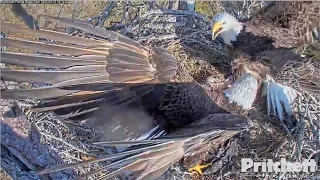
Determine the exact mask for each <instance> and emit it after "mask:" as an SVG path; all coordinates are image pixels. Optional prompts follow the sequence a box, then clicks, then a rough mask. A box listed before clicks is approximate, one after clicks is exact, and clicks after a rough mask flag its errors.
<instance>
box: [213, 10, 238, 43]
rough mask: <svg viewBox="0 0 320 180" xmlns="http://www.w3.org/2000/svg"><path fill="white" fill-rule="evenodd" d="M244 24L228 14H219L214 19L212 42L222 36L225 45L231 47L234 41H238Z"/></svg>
mask: <svg viewBox="0 0 320 180" xmlns="http://www.w3.org/2000/svg"><path fill="white" fill-rule="evenodd" d="M242 28H243V24H242V23H241V22H239V21H238V20H237V19H236V18H235V17H233V16H232V15H230V14H228V13H225V12H223V13H219V14H217V15H215V16H214V17H213V19H212V40H214V39H215V38H216V37H217V36H218V35H220V36H221V37H222V39H223V41H224V43H225V44H228V45H231V42H232V41H236V40H237V36H238V34H239V33H240V32H241V30H242Z"/></svg>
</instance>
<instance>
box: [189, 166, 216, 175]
mask: <svg viewBox="0 0 320 180" xmlns="http://www.w3.org/2000/svg"><path fill="white" fill-rule="evenodd" d="M211 165H212V163H208V164H205V165H200V164H198V165H196V166H194V167H192V168H190V169H188V171H189V172H194V171H196V172H197V173H199V174H200V175H203V171H202V169H204V168H206V167H208V166H211Z"/></svg>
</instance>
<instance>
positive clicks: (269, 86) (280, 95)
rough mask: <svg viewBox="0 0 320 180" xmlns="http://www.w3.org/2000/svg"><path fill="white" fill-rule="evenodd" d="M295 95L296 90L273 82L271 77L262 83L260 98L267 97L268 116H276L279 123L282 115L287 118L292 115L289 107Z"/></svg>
mask: <svg viewBox="0 0 320 180" xmlns="http://www.w3.org/2000/svg"><path fill="white" fill-rule="evenodd" d="M297 95H298V92H297V91H296V90H294V89H292V88H291V87H288V86H283V85H281V84H279V83H277V82H275V81H274V80H273V79H272V78H271V77H267V80H266V81H264V84H263V90H262V96H267V112H268V115H270V114H271V115H276V116H277V117H278V118H279V119H280V120H281V121H283V119H284V113H285V114H287V115H289V116H291V115H292V114H293V111H292V107H291V105H292V104H293V102H294V101H295V99H296V97H297Z"/></svg>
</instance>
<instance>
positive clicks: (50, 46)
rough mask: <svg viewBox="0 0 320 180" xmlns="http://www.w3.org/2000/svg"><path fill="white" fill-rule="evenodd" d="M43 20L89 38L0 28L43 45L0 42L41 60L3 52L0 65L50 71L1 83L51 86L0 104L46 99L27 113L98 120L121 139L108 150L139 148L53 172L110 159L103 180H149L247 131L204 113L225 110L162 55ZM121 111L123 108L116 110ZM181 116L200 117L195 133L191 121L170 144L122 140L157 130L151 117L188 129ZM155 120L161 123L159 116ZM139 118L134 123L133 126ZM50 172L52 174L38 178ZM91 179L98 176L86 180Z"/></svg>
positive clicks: (7, 73)
mask: <svg viewBox="0 0 320 180" xmlns="http://www.w3.org/2000/svg"><path fill="white" fill-rule="evenodd" d="M42 17H44V18H46V19H48V20H50V21H53V22H57V23H59V24H64V25H67V26H71V27H74V28H76V29H80V30H82V31H85V32H88V33H90V34H89V36H90V37H91V38H81V37H74V36H69V35H67V34H64V33H58V32H53V31H46V30H32V29H28V28H23V27H19V26H15V25H12V24H7V23H2V24H1V29H2V30H4V31H10V32H19V33H21V32H22V33H25V34H28V35H34V36H37V37H41V38H46V39H49V41H45V42H39V41H27V40H18V39H12V38H6V39H3V40H2V41H1V45H2V46H9V47H17V48H22V49H27V50H28V51H33V52H41V53H40V54H39V55H35V54H27V53H13V52H3V53H2V54H1V55H2V62H4V63H6V64H12V65H18V66H23V67H30V66H31V67H35V68H53V69H54V70H52V71H45V70H37V69H32V70H28V69H27V70H12V69H6V68H5V69H3V70H2V72H1V79H2V80H7V81H18V82H24V81H27V82H32V83H38V82H46V83H49V84H51V85H50V86H45V87H37V88H31V89H5V90H1V93H2V98H12V99H29V98H30V99H40V100H45V101H44V102H43V103H41V104H40V105H38V106H36V107H34V108H33V111H37V112H46V111H53V112H55V113H56V114H58V115H59V116H60V117H62V118H65V119H71V120H87V119H91V118H96V119H98V120H100V121H98V123H96V125H95V126H94V127H95V128H99V127H100V128H105V132H106V134H108V132H112V136H118V137H116V138H118V139H116V140H119V137H121V138H120V140H124V141H122V142H119V141H118V142H113V143H112V142H109V145H112V144H121V143H122V144H124V145H131V146H132V145H143V146H145V147H144V148H141V147H140V148H136V149H133V150H128V151H125V152H122V153H119V154H115V155H111V156H107V157H105V158H99V159H97V160H91V161H85V162H82V163H78V164H72V165H68V166H66V167H63V168H57V169H55V170H59V169H60V170H61V169H65V168H68V167H74V166H77V165H81V164H88V163H90V162H100V161H105V160H115V159H116V160H115V161H113V163H111V164H110V165H107V167H104V168H102V169H100V170H105V169H110V168H112V169H113V168H115V167H118V169H117V170H115V171H112V172H111V173H110V174H108V175H107V176H108V177H109V176H114V175H117V174H119V173H122V172H123V171H125V170H127V171H132V172H135V173H136V174H135V175H136V176H137V178H138V179H142V178H155V177H157V176H159V175H161V174H162V173H163V172H164V171H165V170H166V169H168V167H170V166H171V165H172V164H173V163H175V162H176V161H177V160H178V159H180V158H181V157H182V156H183V155H184V154H185V153H186V152H188V151H191V150H193V149H197V148H199V147H200V145H201V144H202V142H203V141H204V140H206V139H208V138H213V137H216V138H217V139H219V138H226V137H227V138H228V137H231V136H233V135H234V134H236V133H238V132H240V131H242V130H244V129H246V121H247V118H245V117H242V116H236V115H231V114H220V115H212V114H208V113H209V112H211V113H213V112H214V111H216V113H222V112H226V111H225V110H223V109H222V108H220V107H218V106H217V105H214V103H213V102H212V100H211V99H210V97H208V95H207V94H206V90H204V89H203V88H202V87H201V86H199V85H198V84H197V83H196V82H195V81H193V79H192V78H191V76H190V75H189V74H188V73H187V72H186V71H184V69H183V68H182V67H181V66H180V65H179V64H178V63H177V61H176V59H175V58H174V57H173V56H172V55H170V54H169V53H168V52H167V51H166V50H165V49H162V48H151V47H144V46H141V45H140V44H138V43H136V42H134V41H132V40H130V39H128V38H126V37H124V36H122V35H120V34H117V33H115V32H111V31H106V30H101V29H96V28H94V27H91V26H88V25H86V24H84V23H82V22H78V21H71V20H69V19H64V18H55V17H50V16H42ZM29 69H30V68H29ZM106 102H107V104H106ZM143 105H145V106H144V107H143V108H144V109H145V110H146V111H148V112H152V113H149V114H147V113H141V111H139V108H140V106H143ZM122 106H126V107H130V108H129V109H123V108H122ZM130 109H133V110H130ZM135 110H138V111H139V112H138V113H136V115H134V114H133V113H132V112H134V111H135ZM212 110H213V111H212ZM185 112H188V113H187V114H190V115H192V116H194V119H196V118H199V119H197V120H198V121H199V123H200V124H199V127H200V128H196V127H195V125H196V124H197V122H195V123H196V124H193V125H192V127H189V129H187V131H186V132H184V131H183V129H182V130H181V131H177V132H176V133H178V134H176V135H178V136H179V137H175V135H174V134H172V137H170V136H168V137H167V138H163V139H158V140H143V141H126V140H128V139H134V138H137V137H139V136H140V135H142V134H143V133H145V132H148V131H149V130H152V129H155V131H156V130H157V126H163V124H161V121H160V122H157V123H156V122H155V120H154V119H153V117H150V116H152V115H159V114H165V115H166V118H167V119H169V120H170V117H172V118H173V119H175V120H176V121H177V122H174V121H172V122H171V123H172V124H171V125H172V126H178V125H177V124H178V123H180V124H181V125H186V124H188V123H190V122H179V121H181V120H182V119H183V118H186V117H184V116H182V115H184V114H185ZM127 113H128V116H126V117H127V118H124V117H122V118H116V117H114V118H115V120H114V126H113V127H114V128H111V129H110V128H109V129H108V126H106V125H104V124H101V121H105V120H106V119H110V118H111V119H112V117H111V116H112V114H127ZM129 114H130V115H129ZM148 115H149V116H148ZM132 116H133V117H132ZM133 118H134V119H133ZM154 118H155V119H160V120H161V117H154ZM188 118H190V117H188ZM139 119H140V121H141V122H140V123H139V122H138V121H137V120H139ZM221 120H223V123H222V122H221ZM229 120H230V121H229ZM232 121H234V122H232ZM162 123H163V122H162ZM119 127H121V128H119ZM202 127H203V128H202ZM186 128H188V127H186ZM192 128H193V129H197V133H195V132H193V131H190V129H192ZM119 129H120V130H119ZM158 129H161V128H158ZM215 129H217V131H215ZM114 131H119V132H118V133H115V132H114ZM173 132H175V131H172V132H169V134H168V135H170V133H173ZM157 133H161V132H159V131H157V132H156V133H153V134H152V135H149V136H150V137H154V136H157ZM109 134H110V133H109ZM114 134H116V135H114ZM122 134H126V135H125V136H122ZM110 136H111V135H110ZM127 156H129V157H127ZM118 158H120V160H119V159H118ZM123 163H124V165H123ZM51 171H54V170H46V171H43V172H42V173H44V172H51ZM96 172H99V170H97V171H94V172H91V173H89V174H87V175H86V176H88V175H90V174H94V173H96Z"/></svg>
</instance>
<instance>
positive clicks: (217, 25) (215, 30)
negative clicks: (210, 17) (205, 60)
mask: <svg viewBox="0 0 320 180" xmlns="http://www.w3.org/2000/svg"><path fill="white" fill-rule="evenodd" d="M221 30H222V23H221V22H216V23H214V24H213V26H212V40H214V39H216V38H217V36H218V35H219V34H220V32H221Z"/></svg>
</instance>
